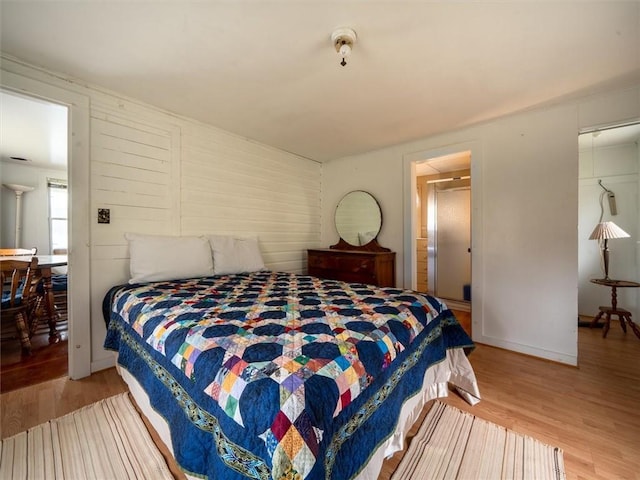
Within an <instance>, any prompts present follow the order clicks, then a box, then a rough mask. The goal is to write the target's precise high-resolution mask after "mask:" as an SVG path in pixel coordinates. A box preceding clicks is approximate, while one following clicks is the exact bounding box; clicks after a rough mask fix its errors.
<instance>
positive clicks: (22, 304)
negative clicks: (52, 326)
mask: <svg viewBox="0 0 640 480" xmlns="http://www.w3.org/2000/svg"><path fill="white" fill-rule="evenodd" d="M0 267H1V268H0V271H1V275H2V276H1V280H2V281H1V284H2V304H1V308H0V319H1V321H2V322H5V321H8V320H10V319H12V320H14V322H15V326H16V331H17V333H18V339H19V340H20V343H21V345H22V353H23V355H30V354H31V340H30V339H31V335H32V324H33V321H34V317H35V315H34V309H35V302H34V300H35V297H36V295H35V290H36V286H37V283H38V280H37V279H36V278H35V272H36V270H37V269H38V258H37V257H35V256H32V257H31V259H30V260H25V261H21V260H0Z"/></svg>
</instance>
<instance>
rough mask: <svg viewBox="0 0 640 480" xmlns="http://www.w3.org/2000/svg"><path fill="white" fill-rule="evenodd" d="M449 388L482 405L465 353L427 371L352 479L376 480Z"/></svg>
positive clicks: (133, 387) (147, 409)
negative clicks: (425, 410) (430, 405)
mask: <svg viewBox="0 0 640 480" xmlns="http://www.w3.org/2000/svg"><path fill="white" fill-rule="evenodd" d="M116 368H117V370H118V373H119V374H120V376H121V377H122V379H123V380H124V381H125V383H126V384H127V385H128V386H129V390H130V391H131V395H132V396H133V398H134V399H135V401H136V403H137V404H138V406H139V407H140V410H141V411H142V412H143V414H144V415H145V416H146V417H147V419H148V420H149V422H150V423H151V424H152V425H153V427H154V428H155V430H156V431H157V432H158V435H159V436H160V439H161V440H162V441H163V442H164V444H165V445H166V446H167V448H169V450H170V451H171V453H172V454H173V446H172V444H171V434H170V432H169V425H168V424H167V422H166V421H165V419H164V418H163V417H162V416H161V415H160V414H159V413H158V412H157V411H156V410H155V409H154V408H153V407H152V406H151V403H150V402H149V396H148V395H147V393H146V392H145V390H144V389H143V388H142V387H141V385H140V383H138V381H137V380H136V379H135V377H134V376H133V375H131V374H130V373H129V371H128V370H126V369H125V368H124V367H122V366H121V365H120V364H118V363H117V362H116ZM449 385H451V386H452V387H453V388H455V389H456V391H457V392H458V393H459V394H460V395H461V396H462V397H463V398H464V399H465V400H466V401H467V402H468V403H469V404H471V405H475V404H476V403H478V402H479V401H480V392H479V389H478V384H477V381H476V378H475V374H474V373H473V368H472V367H471V364H470V363H469V360H468V359H467V357H466V355H465V354H464V351H463V350H462V349H459V348H456V349H450V350H447V356H446V360H444V361H442V362H439V363H436V364H434V365H432V366H431V367H429V368H428V369H427V371H426V372H425V376H424V381H423V384H422V389H421V390H420V391H419V392H418V393H417V394H416V395H414V396H413V397H411V398H409V399H407V400H406V401H405V403H404V405H403V406H402V410H401V412H400V418H399V419H398V422H397V425H396V429H395V431H394V433H393V434H392V435H390V436H389V437H387V438H386V440H384V441H383V442H382V443H381V444H379V445H378V447H377V449H376V450H374V451H373V452H372V454H371V456H370V457H369V460H368V462H367V464H366V465H365V467H364V468H363V469H362V470H360V472H359V473H358V474H357V475H356V476H355V477H353V478H354V480H377V478H378V475H379V474H380V470H381V469H382V463H383V462H384V460H385V458H388V457H390V456H392V455H393V454H394V453H396V452H398V451H400V450H402V449H404V448H405V439H406V435H407V432H409V430H410V429H411V427H412V426H413V424H414V423H415V422H416V420H417V419H418V418H419V417H420V412H421V411H422V409H423V407H424V406H425V405H426V403H427V402H429V401H431V400H434V399H436V398H442V397H446V396H447V395H448V394H449V388H448V386H449ZM185 474H186V476H187V478H189V479H197V478H200V477H194V476H191V475H189V474H187V473H186V472H185Z"/></svg>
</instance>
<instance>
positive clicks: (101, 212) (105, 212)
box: [98, 208, 111, 223]
mask: <svg viewBox="0 0 640 480" xmlns="http://www.w3.org/2000/svg"><path fill="white" fill-rule="evenodd" d="M98 223H111V211H110V210H109V209H108V208H99V209H98Z"/></svg>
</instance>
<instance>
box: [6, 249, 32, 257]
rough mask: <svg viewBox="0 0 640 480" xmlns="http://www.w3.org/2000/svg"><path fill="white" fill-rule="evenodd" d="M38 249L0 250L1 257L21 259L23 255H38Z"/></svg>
mask: <svg viewBox="0 0 640 480" xmlns="http://www.w3.org/2000/svg"><path fill="white" fill-rule="evenodd" d="M37 253H38V249H37V248H0V257H21V256H23V255H37Z"/></svg>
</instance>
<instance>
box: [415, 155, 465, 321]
mask: <svg viewBox="0 0 640 480" xmlns="http://www.w3.org/2000/svg"><path fill="white" fill-rule="evenodd" d="M415 172H416V192H417V195H416V219H415V225H416V257H415V258H416V260H415V261H416V265H415V268H416V286H415V288H416V290H418V291H421V292H426V293H429V294H431V295H434V296H437V297H440V298H442V299H443V300H445V302H446V303H447V305H448V306H449V307H450V308H455V309H457V310H461V311H467V312H468V311H470V310H471V152H470V151H462V152H457V153H453V154H448V155H444V156H440V157H436V158H430V159H428V160H425V161H419V162H416V166H415Z"/></svg>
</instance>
